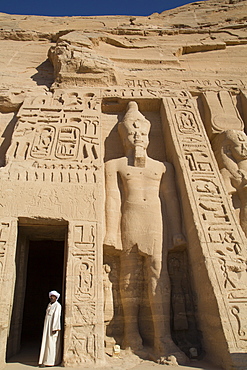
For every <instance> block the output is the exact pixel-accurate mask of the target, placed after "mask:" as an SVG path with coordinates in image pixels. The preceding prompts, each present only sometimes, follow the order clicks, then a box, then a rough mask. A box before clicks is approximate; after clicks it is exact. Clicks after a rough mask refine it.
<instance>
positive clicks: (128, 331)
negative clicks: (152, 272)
mask: <svg viewBox="0 0 247 370" xmlns="http://www.w3.org/2000/svg"><path fill="white" fill-rule="evenodd" d="M138 266H140V267H141V257H140V255H139V254H138V252H137V248H136V250H135V251H131V252H130V253H124V252H123V253H122V255H121V269H120V294H121V301H122V305H123V313H124V340H123V343H122V346H123V347H124V348H131V349H132V350H133V351H137V350H140V349H141V348H142V338H141V336H140V333H139V327H138V312H139V294H140V291H139V290H140V285H141V284H140V277H139V275H140V274H138ZM138 278H139V279H138Z"/></svg>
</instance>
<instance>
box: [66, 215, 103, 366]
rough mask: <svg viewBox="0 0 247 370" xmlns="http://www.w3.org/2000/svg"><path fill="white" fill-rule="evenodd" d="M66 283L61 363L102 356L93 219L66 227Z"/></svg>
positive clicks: (99, 285)
mask: <svg viewBox="0 0 247 370" xmlns="http://www.w3.org/2000/svg"><path fill="white" fill-rule="evenodd" d="M68 253H69V256H68V268H67V277H66V279H67V284H66V291H67V293H66V300H67V304H66V316H65V346H64V363H65V365H78V364H83V363H85V364H87V363H91V362H94V361H96V362H97V361H99V360H102V359H103V355H104V354H103V349H104V348H103V347H104V346H103V307H102V279H100V274H99V272H100V271H101V270H100V267H101V266H102V261H101V258H102V256H101V255H100V254H99V234H98V228H97V224H96V222H86V221H85V222H81V223H80V222H72V223H70V226H69V252H68Z"/></svg>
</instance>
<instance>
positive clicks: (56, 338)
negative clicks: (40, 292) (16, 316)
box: [39, 290, 61, 367]
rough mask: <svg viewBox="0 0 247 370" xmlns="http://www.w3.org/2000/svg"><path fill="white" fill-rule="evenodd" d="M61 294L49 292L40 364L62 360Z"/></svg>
mask: <svg viewBox="0 0 247 370" xmlns="http://www.w3.org/2000/svg"><path fill="white" fill-rule="evenodd" d="M59 297H60V294H59V293H58V292H57V291H56V290H52V291H51V292H49V298H50V303H49V304H48V306H47V309H46V315H45V321H44V329H43V336H42V343H41V349H40V356H39V366H40V367H45V366H54V365H58V364H59V363H60V362H61V305H60V303H59V302H58V301H57V300H58V298H59Z"/></svg>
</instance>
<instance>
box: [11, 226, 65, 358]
mask: <svg viewBox="0 0 247 370" xmlns="http://www.w3.org/2000/svg"><path fill="white" fill-rule="evenodd" d="M66 240H67V223H66V222H64V221H60V222H59V221H55V220H54V221H53V220H47V221H46V220H39V221H37V220H35V222H34V220H30V219H25V220H20V222H19V228H18V239H17V248H16V282H15V293H14V301H13V310H12V317H11V325H10V334H9V338H8V345H7V361H9V362H10V361H12V359H13V360H14V361H16V358H17V357H18V358H17V360H18V362H22V363H26V364H30V365H33V364H37V361H38V354H39V349H40V344H41V338H42V331H43V324H44V317H45V311H46V307H47V304H48V303H49V296H48V293H49V291H51V290H57V291H58V292H59V293H60V294H61V297H60V299H59V301H60V303H61V304H62V305H63V303H64V292H65V286H64V285H65V268H66V261H67V248H66V243H65V241H66ZM13 356H14V357H13Z"/></svg>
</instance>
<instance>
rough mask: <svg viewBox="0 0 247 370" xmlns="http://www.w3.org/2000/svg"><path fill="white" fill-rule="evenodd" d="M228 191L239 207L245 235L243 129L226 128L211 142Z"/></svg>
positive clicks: (246, 174)
mask: <svg viewBox="0 0 247 370" xmlns="http://www.w3.org/2000/svg"><path fill="white" fill-rule="evenodd" d="M212 145H213V149H214V152H215V157H216V160H217V162H218V165H219V169H220V172H221V174H222V176H223V178H224V181H225V185H226V188H227V190H228V193H229V194H230V195H232V196H233V197H234V194H235V198H236V195H237V201H238V202H236V199H235V198H234V199H233V200H235V204H234V205H235V206H236V208H237V207H239V209H240V214H239V219H240V225H241V226H242V229H243V231H244V233H245V235H246V236H247V136H246V134H245V133H244V132H243V131H238V130H227V131H224V132H222V133H221V134H219V135H217V136H216V137H215V139H214V140H213V142H212Z"/></svg>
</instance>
